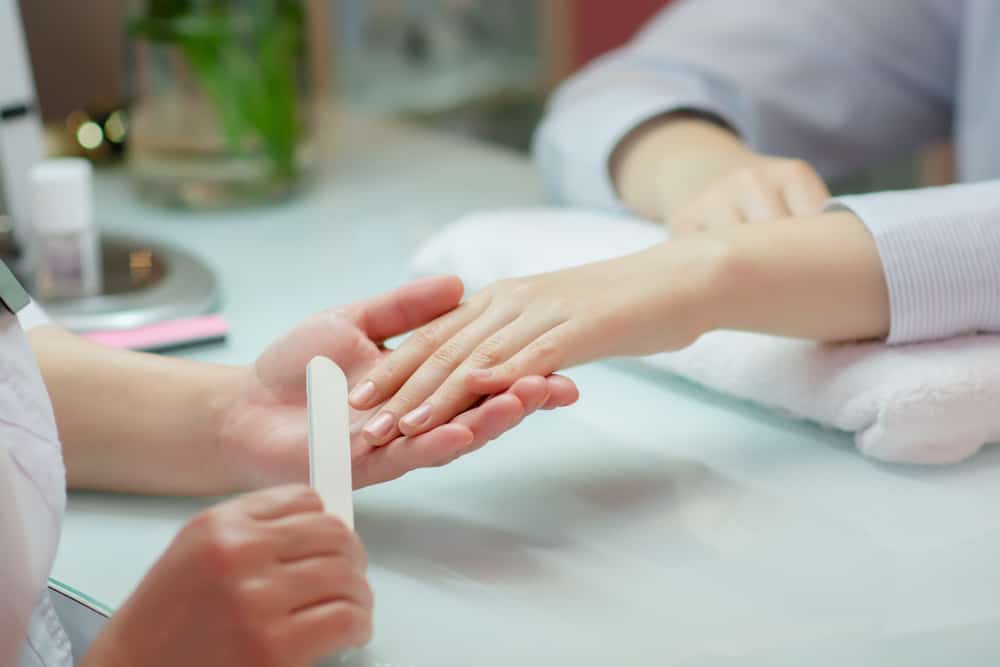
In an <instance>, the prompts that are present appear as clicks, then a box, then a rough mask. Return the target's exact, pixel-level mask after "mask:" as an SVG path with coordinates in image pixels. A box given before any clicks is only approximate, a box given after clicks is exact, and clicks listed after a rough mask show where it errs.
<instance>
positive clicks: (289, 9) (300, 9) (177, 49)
mask: <svg viewBox="0 0 1000 667" xmlns="http://www.w3.org/2000/svg"><path fill="white" fill-rule="evenodd" d="M128 35H129V49H128V52H129V55H130V61H129V63H128V66H129V67H128V69H129V70H130V77H129V78H130V81H131V86H130V88H131V91H130V93H131V98H132V100H131V101H132V104H131V111H130V113H129V122H128V124H129V127H128V165H129V169H130V172H131V175H132V178H133V180H134V182H135V184H136V186H137V187H138V190H139V191H140V193H142V194H143V195H146V196H147V197H149V198H152V199H154V200H157V201H160V202H163V203H167V204H176V205H183V206H192V207H219V206H227V205H231V204H240V203H254V202H261V201H268V200H273V199H279V198H282V197H285V196H287V195H288V194H289V193H291V192H292V191H293V190H294V189H295V187H296V185H298V184H299V183H300V181H301V180H302V177H303V175H304V174H305V172H306V171H307V170H308V168H309V166H310V165H311V164H312V163H313V161H314V155H313V152H314V149H313V147H312V144H311V141H310V138H311V136H312V132H311V130H312V118H311V111H312V110H311V106H312V105H311V102H312V100H311V95H310V93H311V91H310V90H309V77H308V76H307V74H308V72H307V68H308V58H307V57H306V56H307V49H306V43H305V42H306V17H305V7H304V2H303V0H137V1H135V2H133V4H132V11H131V12H130V16H129V19H128Z"/></svg>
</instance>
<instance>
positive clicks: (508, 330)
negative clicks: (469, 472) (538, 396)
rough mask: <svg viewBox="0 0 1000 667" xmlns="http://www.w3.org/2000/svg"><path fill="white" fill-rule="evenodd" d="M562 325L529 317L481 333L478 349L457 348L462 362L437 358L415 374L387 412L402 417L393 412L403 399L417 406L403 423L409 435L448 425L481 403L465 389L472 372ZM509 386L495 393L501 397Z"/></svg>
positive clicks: (548, 318) (556, 320)
mask: <svg viewBox="0 0 1000 667" xmlns="http://www.w3.org/2000/svg"><path fill="white" fill-rule="evenodd" d="M562 321H563V320H561V319H560V318H559V317H557V316H555V315H546V316H537V315H529V314H526V315H522V316H521V317H519V318H517V319H516V320H514V321H513V322H511V323H509V324H507V325H506V326H503V327H502V328H500V327H494V328H493V330H492V331H490V332H489V333H490V334H492V335H488V337H487V336H480V335H478V334H481V333H482V332H483V331H484V329H480V330H478V331H477V332H476V333H477V335H476V336H474V337H473V338H470V340H472V339H474V338H479V340H478V341H477V343H478V344H477V345H476V346H475V348H474V349H469V348H468V347H464V346H462V347H460V348H456V351H457V352H458V358H457V359H452V360H451V361H450V363H446V361H445V356H446V355H443V354H442V355H435V358H432V359H431V360H429V361H428V362H427V364H425V365H424V366H423V367H422V368H421V369H420V370H419V371H417V373H416V374H414V376H413V378H411V380H410V382H407V385H406V386H404V387H403V389H402V390H401V391H400V392H399V394H398V396H397V397H394V398H393V399H392V400H390V401H389V403H388V404H387V405H386V409H387V410H388V411H390V412H393V414H400V413H399V412H394V411H393V407H394V406H393V403H394V402H395V401H396V399H397V398H400V399H402V401H401V405H406V406H407V407H409V406H416V407H414V408H413V409H412V410H411V411H410V412H408V413H406V414H403V416H402V418H401V419H400V422H399V429H400V431H401V432H403V433H405V434H406V435H417V434H419V433H423V432H425V431H428V430H430V429H432V428H434V427H435V426H439V425H441V424H444V423H446V422H448V421H449V420H451V419H452V418H453V417H455V416H456V415H458V414H459V413H461V412H462V411H463V410H465V409H467V408H468V407H469V406H470V405H472V404H473V403H475V402H476V401H477V400H478V399H479V396H480V394H474V393H471V392H469V390H468V389H467V388H466V386H465V376H466V374H467V373H468V371H469V369H473V368H490V367H493V366H496V365H498V364H500V363H502V362H504V361H506V360H507V359H509V358H510V357H511V356H513V355H514V354H516V353H518V352H519V351H520V350H522V349H524V347H525V346H527V345H530V344H531V343H532V342H533V341H535V340H537V339H538V338H539V337H540V336H542V335H544V334H545V332H546V331H549V330H550V329H552V328H553V327H556V326H558V325H559V324H561V323H562ZM472 328H473V327H472V326H470V327H469V329H470V330H471V329H472ZM497 329H499V330H497ZM532 374H533V373H532ZM517 379H518V378H514V380H517ZM511 384H513V382H511ZM509 386H510V385H508V386H507V387H503V388H500V389H497V391H495V392H491V393H500V391H503V390H506V389H507V388H508V387H509Z"/></svg>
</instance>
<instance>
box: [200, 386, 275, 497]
mask: <svg viewBox="0 0 1000 667" xmlns="http://www.w3.org/2000/svg"><path fill="white" fill-rule="evenodd" d="M252 369H253V367H252V366H251V367H250V368H247V367H245V366H219V367H217V368H216V376H215V378H214V380H213V381H212V382H211V383H210V386H207V387H205V388H204V390H203V392H202V393H201V397H202V398H201V400H202V404H203V405H204V406H205V409H206V419H207V420H208V422H209V423H210V424H211V438H210V441H209V442H210V450H211V452H212V455H213V459H214V460H217V461H218V462H219V469H220V471H219V474H218V475H217V478H218V479H217V483H218V485H219V487H220V491H219V493H220V494H221V493H239V492H245V491H251V490H254V489H257V488H260V487H261V486H262V485H263V484H262V482H263V480H262V479H261V475H260V473H259V471H257V470H256V469H255V466H254V464H253V462H252V459H253V456H252V454H251V453H250V452H249V451H248V447H247V443H246V442H245V441H244V440H245V437H246V434H245V430H246V429H245V425H244V424H243V418H242V417H241V415H242V414H243V413H244V412H245V410H244V409H243V408H244V407H245V405H244V404H245V402H246V400H247V387H248V386H249V385H250V384H251V383H250V380H249V378H248V374H249V373H250V372H252Z"/></svg>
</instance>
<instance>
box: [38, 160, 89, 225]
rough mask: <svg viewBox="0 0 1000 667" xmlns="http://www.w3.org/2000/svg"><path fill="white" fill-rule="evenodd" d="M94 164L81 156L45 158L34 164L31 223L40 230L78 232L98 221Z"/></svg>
mask: <svg viewBox="0 0 1000 667" xmlns="http://www.w3.org/2000/svg"><path fill="white" fill-rule="evenodd" d="M93 173H94V168H93V167H92V166H91V164H90V162H89V161H88V160H85V159H83V158H78V157H64V158H52V159H49V160H43V161H42V162H39V163H38V164H36V165H35V166H34V167H32V168H31V172H30V180H31V223H32V227H33V228H34V229H35V230H36V231H38V232H49V233H51V232H57V233H59V232H77V231H84V230H87V229H89V228H90V227H91V226H92V225H93V222H94V211H93V208H94V203H93V192H92V188H93V185H92V181H93Z"/></svg>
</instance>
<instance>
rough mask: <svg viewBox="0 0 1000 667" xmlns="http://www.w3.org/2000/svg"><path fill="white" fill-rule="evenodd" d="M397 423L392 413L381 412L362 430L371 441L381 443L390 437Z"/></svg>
mask: <svg viewBox="0 0 1000 667" xmlns="http://www.w3.org/2000/svg"><path fill="white" fill-rule="evenodd" d="M395 423H396V418H395V417H394V416H393V415H392V413H391V412H380V413H379V414H378V415H376V416H375V417H374V418H372V420H371V421H370V422H368V423H367V424H365V427H364V429H362V430H363V431H364V432H365V433H367V434H368V437H370V438H371V439H373V440H376V441H381V440H383V439H384V438H385V437H386V436H387V435H389V432H390V431H391V430H392V427H393V425H394V424H395Z"/></svg>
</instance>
